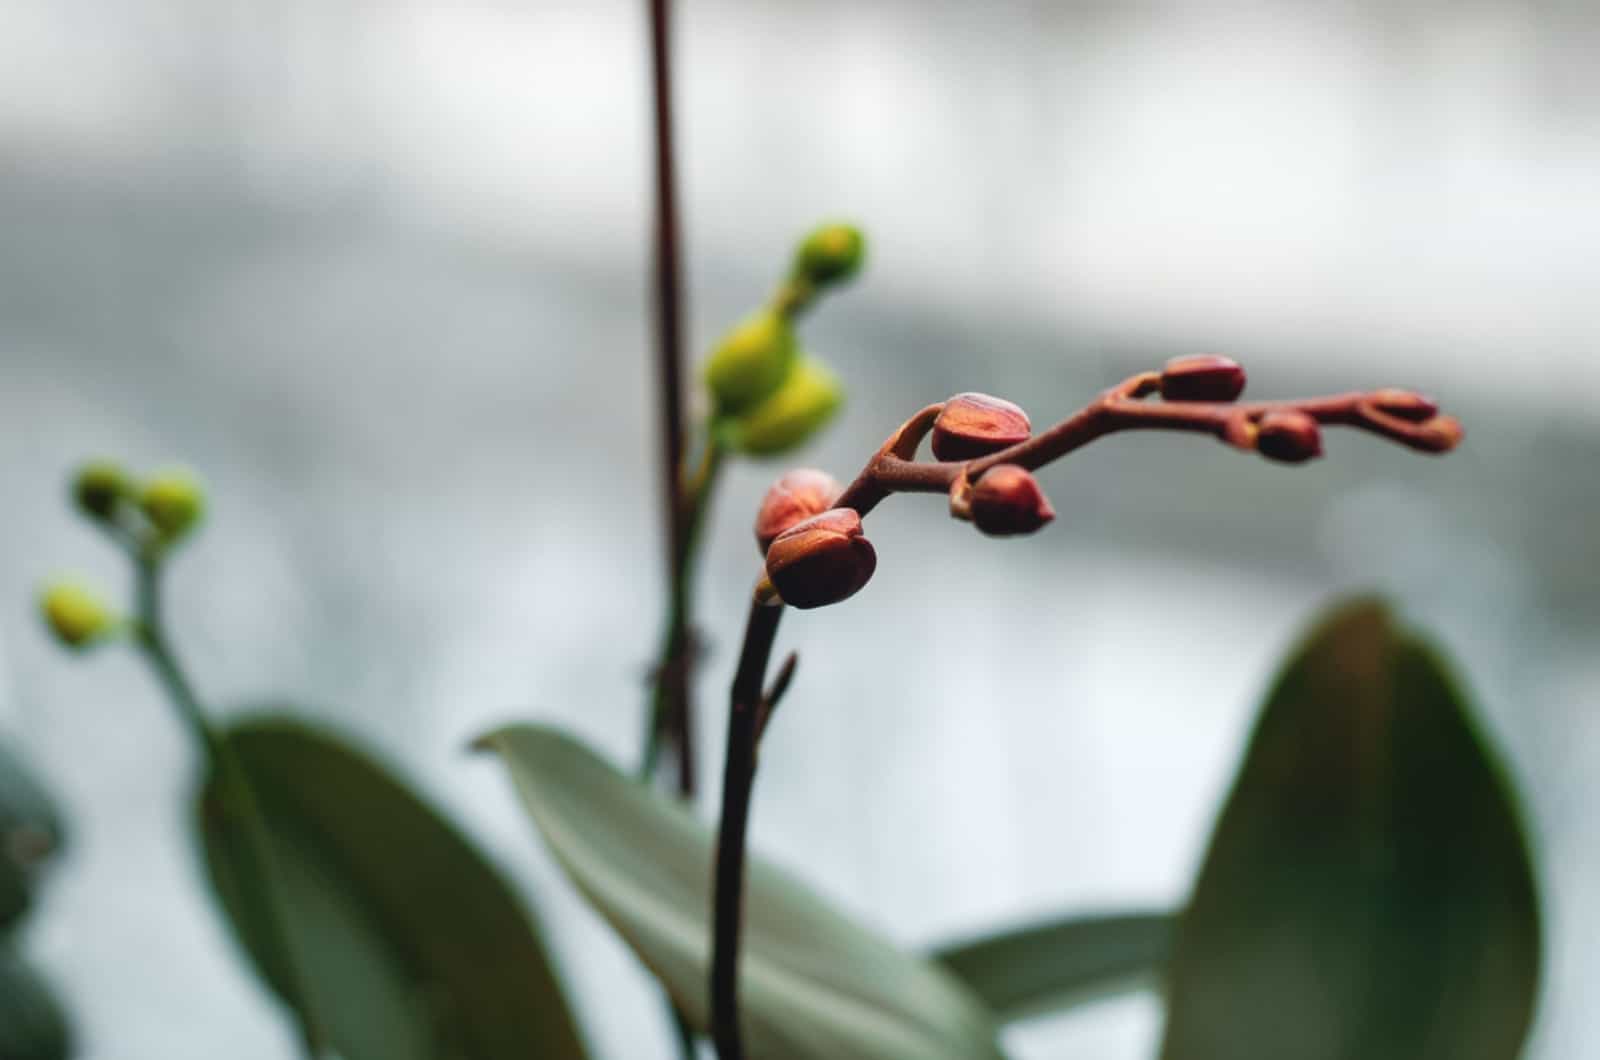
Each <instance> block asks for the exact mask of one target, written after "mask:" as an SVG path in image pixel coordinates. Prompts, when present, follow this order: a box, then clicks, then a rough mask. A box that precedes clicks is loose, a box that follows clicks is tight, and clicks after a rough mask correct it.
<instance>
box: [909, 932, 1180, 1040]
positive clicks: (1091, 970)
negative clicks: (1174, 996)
mask: <svg viewBox="0 0 1600 1060" xmlns="http://www.w3.org/2000/svg"><path fill="white" fill-rule="evenodd" d="M1176 919H1177V918H1176V917H1174V916H1172V915H1171V914H1169V913H1125V914H1121V915H1117V916H1090V917H1074V918H1071V919H1066V920H1057V921H1053V922H1051V923H1047V924H1034V925H1031V926H1029V927H1025V928H1020V929H1018V930H1016V931H1008V932H1005V933H1004V934H1000V935H991V936H989V937H987V938H982V939H974V940H973V941H970V942H965V943H962V944H961V945H958V946H947V947H944V948H943V949H940V950H939V951H937V952H936V953H935V954H934V957H935V958H937V959H938V960H939V961H941V962H943V964H944V966H945V967H946V968H948V969H950V971H952V972H954V973H955V976H956V978H958V979H960V980H961V981H962V982H964V983H966V984H967V985H968V986H969V987H971V988H972V990H973V992H974V993H976V994H977V995H978V996H979V997H981V998H982V999H983V1000H984V1001H985V1002H986V1003H987V1004H988V1005H989V1007H990V1008H992V1009H994V1010H995V1011H996V1012H998V1013H999V1014H1000V1015H1001V1016H1002V1017H1003V1018H1005V1019H1008V1020H1012V1019H1021V1018H1023V1017H1025V1016H1031V1015H1037V1014H1038V1013H1040V1012H1046V1011H1051V1010H1059V1009H1064V1008H1070V1007H1072V1006H1073V1005H1079V1004H1083V1003H1084V1002H1086V1001H1093V1000H1095V999H1097V998H1101V997H1105V996H1106V995H1108V994H1112V993H1116V992H1118V991H1121V990H1128V989H1133V988H1135V987H1138V986H1140V985H1142V984H1143V982H1144V981H1145V980H1147V979H1152V978H1153V976H1154V973H1156V972H1158V971H1159V970H1160V968H1161V966H1162V964H1163V963H1165V961H1166V959H1167V953H1168V951H1169V950H1170V949H1171V946H1172V931H1173V925H1174V923H1175V921H1176Z"/></svg>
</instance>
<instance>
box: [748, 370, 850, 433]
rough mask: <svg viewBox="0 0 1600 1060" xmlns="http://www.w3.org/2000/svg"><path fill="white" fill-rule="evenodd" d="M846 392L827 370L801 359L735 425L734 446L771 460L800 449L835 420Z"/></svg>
mask: <svg viewBox="0 0 1600 1060" xmlns="http://www.w3.org/2000/svg"><path fill="white" fill-rule="evenodd" d="M843 403H844V391H843V390H842V389H841V388H840V386H839V380H838V379H837V378H836V377H835V376H834V374H833V373H832V372H831V371H829V370H828V367H827V366H826V365H824V364H823V363H822V362H821V361H819V360H817V359H816V358H815V357H802V358H801V359H800V361H799V363H798V364H796V365H795V366H794V370H793V371H791V372H790V373H789V378H788V379H785V380H784V381H783V385H782V386H781V387H779V388H778V389H777V391H776V392H774V393H773V395H772V396H771V397H769V398H767V399H766V400H765V401H763V402H762V403H761V404H759V405H757V406H756V407H755V408H753V409H751V410H750V411H749V412H747V413H745V414H744V415H743V416H741V417H739V419H737V420H735V421H734V424H733V429H732V431H731V435H732V440H733V444H734V446H735V447H736V448H738V449H739V450H740V451H741V452H744V453H747V454H749V455H751V456H772V455H775V454H777V453H782V452H786V451H787V450H790V449H793V448H795V447H796V446H798V445H800V444H801V443H803V442H804V441H806V440H807V439H808V438H810V437H811V436H812V435H813V434H815V433H816V432H817V430H818V429H819V428H821V427H822V425H823V424H825V423H827V422H828V420H830V419H832V418H833V414H834V413H835V412H837V411H839V406H840V405H841V404H843Z"/></svg>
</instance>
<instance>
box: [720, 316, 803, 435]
mask: <svg viewBox="0 0 1600 1060" xmlns="http://www.w3.org/2000/svg"><path fill="white" fill-rule="evenodd" d="M797 350H798V346H797V344H796V342H795V337H794V329H793V328H791V327H790V326H789V321H788V320H787V319H785V318H784V316H783V315H782V314H780V313H777V312H774V311H773V310H771V309H762V310H758V311H757V312H754V313H751V314H750V315H749V316H747V317H745V318H744V319H743V320H741V321H740V322H739V323H738V324H736V325H734V327H733V329H732V330H730V331H729V332H728V333H727V334H726V335H724V336H723V337H722V341H721V342H719V343H717V348H716V349H714V350H713V351H711V357H710V359H709V360H707V361H706V366H705V379H706V385H707V386H708V387H710V388H711V394H712V396H713V397H715V398H716V401H717V409H718V410H719V411H721V412H725V413H730V414H737V413H740V412H743V411H745V410H746V409H749V408H750V407H751V406H753V405H755V404H757V403H758V402H760V401H761V400H763V399H764V398H766V397H768V396H769V395H771V394H772V392H773V391H775V390H777V389H778V387H780V386H782V385H783V381H784V379H786V378H787V377H788V375H789V371H790V369H792V368H793V367H794V362H795V357H796V352H797Z"/></svg>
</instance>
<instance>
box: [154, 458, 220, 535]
mask: <svg viewBox="0 0 1600 1060" xmlns="http://www.w3.org/2000/svg"><path fill="white" fill-rule="evenodd" d="M205 506H206V495H205V488H204V487H202V486H201V485H200V480H199V479H198V478H196V477H195V476H194V473H193V472H191V471H188V470H186V469H184V468H171V469H169V470H166V471H161V472H158V473H156V474H155V475H154V476H152V477H151V478H150V479H149V481H147V482H146V483H145V484H144V489H143V490H141V491H140V493H139V507H140V508H141V509H143V511H144V514H145V517H146V518H148V519H149V520H150V523H151V525H152V526H154V527H155V528H156V532H157V533H159V534H160V535H161V536H162V537H163V538H166V539H167V540H168V541H176V540H177V539H178V538H180V537H182V536H183V535H184V534H186V533H188V532H189V531H190V530H192V529H193V528H194V525H195V524H196V523H198V522H199V521H200V517H201V516H202V515H203V514H205Z"/></svg>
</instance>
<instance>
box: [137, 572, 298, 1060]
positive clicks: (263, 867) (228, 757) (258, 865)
mask: <svg viewBox="0 0 1600 1060" xmlns="http://www.w3.org/2000/svg"><path fill="white" fill-rule="evenodd" d="M134 569H135V577H136V581H137V588H136V597H137V617H136V619H135V625H134V634H135V636H134V642H135V643H136V644H137V645H138V647H139V650H140V652H141V653H142V654H143V655H144V657H145V659H146V661H147V662H149V664H150V667H151V669H152V670H153V671H154V672H155V674H156V677H157V678H158V679H159V680H160V682H161V684H162V685H163V686H164V687H165V688H166V690H167V695H168V698H170V699H171V701H172V705H173V707H174V708H175V709H176V710H177V713H178V716H179V718H181V719H182V721H183V722H184V724H185V725H186V726H187V727H188V729H189V731H190V734H191V735H192V736H193V737H194V739H195V742H196V743H198V744H199V745H200V747H201V749H202V750H203V751H204V752H205V755H206V760H207V763H208V764H209V766H210V769H211V772H212V775H213V776H214V777H215V778H216V781H217V784H218V786H219V787H220V788H221V792H222V798H223V801H224V804H225V808H224V822H225V826H226V827H232V826H233V825H234V824H235V823H236V822H237V823H239V824H241V825H242V826H243V827H242V829H241V831H242V833H243V838H244V847H243V849H244V852H245V857H246V859H247V861H248V863H249V864H248V866H247V870H246V871H245V872H243V873H241V874H240V875H239V877H238V880H239V884H240V887H241V889H242V890H243V892H244V894H245V896H246V898H247V900H248V901H250V902H251V903H252V904H253V905H254V906H255V909H256V912H257V914H258V915H259V916H260V918H261V923H263V924H265V925H266V929H267V932H268V934H269V936H270V938H271V940H272V944H273V946H274V948H275V949H277V951H278V952H279V954H280V955H281V956H282V958H283V962H284V970H285V975H286V976H287V982H286V983H285V987H286V989H287V990H288V992H289V994H290V1005H291V1007H293V1009H294V1010H295V1015H296V1017H297V1019H296V1025H297V1029H298V1030H299V1033H300V1046H301V1049H302V1051H303V1052H304V1054H305V1056H306V1057H307V1058H308V1060H316V1058H317V1057H318V1056H320V1055H321V1053H322V1040H323V1031H322V1020H321V1019H320V1018H319V1017H318V1016H317V1014H316V1011H315V1006H316V1003H315V1001H314V1000H313V998H312V996H311V994H310V993H309V992H308V991H306V989H305V978H304V975H303V973H302V969H303V968H305V967H306V960H305V956H304V954H303V953H301V952H300V949H299V946H298V945H297V943H296V939H295V935H294V932H293V931H291V930H289V928H288V926H287V925H288V922H289V915H288V909H287V899H286V897H285V896H284V895H283V894H282V892H281V889H280V887H279V886H278V884H277V882H276V881H279V880H281V879H283V876H282V874H281V872H279V871H278V865H277V862H276V858H275V855H274V853H273V850H272V840H271V837H270V835H269V834H268V831H267V825H266V819H265V818H264V817H263V815H262V813H261V808H260V803H259V802H258V801H257V799H256V795H255V790H254V789H253V788H252V787H251V785H250V781H249V778H248V776H247V774H246V773H245V771H244V767H243V766H242V765H240V763H239V760H238V756H237V755H236V754H234V751H233V747H232V745H231V744H229V742H228V740H227V738H226V737H225V736H223V735H222V734H221V733H219V732H218V731H217V730H216V729H215V728H214V727H213V726H212V724H211V722H210V721H209V720H208V719H207V717H206V712H205V708H204V707H203V706H202V705H201V703H200V699H199V697H198V696H197V695H196V694H195V691H194V687H193V686H192V685H191V684H190V683H189V679H188V677H187V676H186V675H185V674H184V672H183V668H182V667H181V666H180V665H179V664H178V659H177V655H176V654H175V653H174V652H173V650H172V646H171V643H170V642H169V641H168V639H167V635H166V629H165V626H164V625H163V623H162V613H161V570H160V560H159V557H157V556H154V555H151V554H150V553H149V552H146V551H140V552H138V553H136V554H135V556H134Z"/></svg>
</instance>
